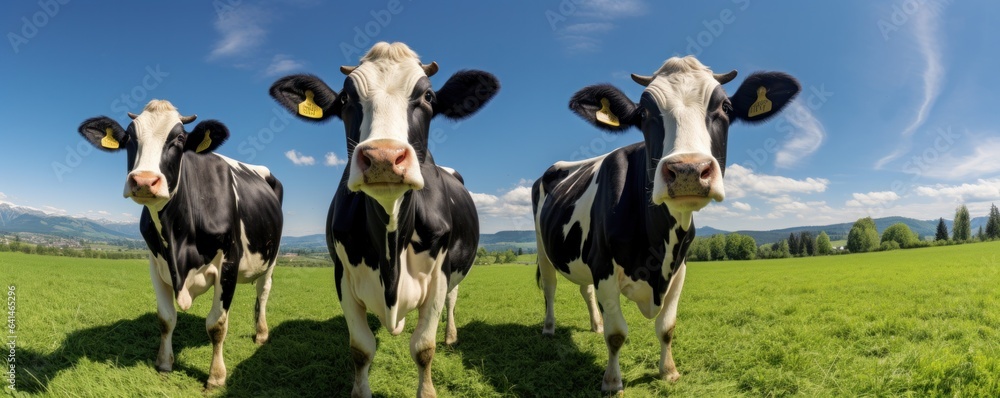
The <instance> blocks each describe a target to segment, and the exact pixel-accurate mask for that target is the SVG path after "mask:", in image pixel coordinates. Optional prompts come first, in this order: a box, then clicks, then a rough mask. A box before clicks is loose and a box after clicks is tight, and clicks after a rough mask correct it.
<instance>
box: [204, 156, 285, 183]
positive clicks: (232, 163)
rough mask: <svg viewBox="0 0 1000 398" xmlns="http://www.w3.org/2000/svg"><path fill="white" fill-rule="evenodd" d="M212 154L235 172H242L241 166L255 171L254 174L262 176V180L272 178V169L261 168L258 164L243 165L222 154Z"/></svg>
mask: <svg viewBox="0 0 1000 398" xmlns="http://www.w3.org/2000/svg"><path fill="white" fill-rule="evenodd" d="M212 154H213V155H215V156H218V157H219V158H221V159H222V160H224V161H226V163H228V164H229V167H230V168H232V169H233V170H241V168H240V166H243V167H246V168H248V169H250V171H253V172H254V173H256V174H257V175H258V176H260V178H261V179H266V178H267V177H270V176H271V169H268V168H267V167H265V166H260V165H256V164H249V163H243V162H240V161H237V160H233V159H231V158H228V157H226V156H223V155H220V154H218V153H215V152H212Z"/></svg>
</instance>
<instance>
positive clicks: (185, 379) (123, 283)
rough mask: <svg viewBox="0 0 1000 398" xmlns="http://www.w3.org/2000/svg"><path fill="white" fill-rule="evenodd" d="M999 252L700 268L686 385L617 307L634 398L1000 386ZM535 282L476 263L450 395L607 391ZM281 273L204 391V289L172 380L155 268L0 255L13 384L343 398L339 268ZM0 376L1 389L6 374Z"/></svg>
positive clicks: (384, 338) (682, 353)
mask: <svg viewBox="0 0 1000 398" xmlns="http://www.w3.org/2000/svg"><path fill="white" fill-rule="evenodd" d="M998 253H1000V242H993V243H982V244H970V245H961V246H948V247H936V248H926V249H914V250H901V251H892V252H882V253H873V254H857V255H846V256H830V257H811V258H796V259H782V260H764V261H741V262H711V263H692V264H690V265H689V270H688V275H687V280H686V282H685V290H684V292H683V295H682V297H681V304H680V311H679V320H678V325H677V329H676V333H675V339H676V340H675V343H674V357H675V359H676V361H677V365H678V369H679V370H680V372H681V380H680V381H679V382H678V383H676V384H668V383H665V382H662V381H659V380H657V378H656V374H657V367H656V366H657V365H656V362H657V360H658V358H659V345H658V343H657V342H656V338H655V337H654V336H653V325H652V321H650V320H646V319H644V318H643V317H642V316H641V315H640V313H639V311H638V310H637V309H636V308H635V306H634V305H633V304H631V303H627V304H624V303H623V307H624V309H625V311H626V318H627V319H628V322H629V326H630V335H629V338H628V340H627V342H626V344H625V346H624V347H623V351H622V359H621V365H622V373H623V376H624V381H625V389H626V391H625V393H626V395H627V396H640V397H641V396H663V395H670V396H692V397H705V396H726V397H728V396H786V395H800V396H1000V255H998ZM534 274H535V268H534V266H525V265H498V266H483V267H476V268H474V269H473V271H472V273H471V274H470V276H469V277H468V278H467V279H466V281H465V282H463V284H462V286H461V290H460V299H459V305H458V311H457V312H458V315H457V316H458V332H459V343H458V344H457V345H456V346H455V347H445V346H444V345H443V343H439V345H438V347H439V348H438V352H437V355H436V356H435V358H434V362H433V375H434V381H435V385H436V387H437V391H438V393H439V394H440V395H441V396H450V397H493V396H598V395H599V394H600V392H599V390H600V380H601V375H602V372H603V367H604V365H605V361H606V358H607V352H606V349H605V346H604V342H603V338H602V336H600V335H597V334H594V333H591V332H590V331H589V323H588V321H587V315H586V310H585V307H584V305H583V302H582V300H581V299H580V296H579V293H578V289H577V287H576V286H575V285H573V284H571V283H569V282H567V281H566V280H565V279H563V278H561V277H560V284H559V289H558V293H557V300H556V306H557V307H556V335H555V336H554V337H550V338H544V337H543V336H542V335H541V321H542V317H543V312H544V308H543V307H544V305H543V301H542V294H541V291H540V290H539V289H538V288H537V287H536V286H535V281H534ZM274 280H275V282H274V289H273V290H272V293H271V299H270V303H269V308H268V319H269V323H270V326H271V340H270V341H269V342H268V343H267V344H266V345H264V346H261V347H258V346H256V345H255V344H254V343H253V341H252V339H251V336H252V333H253V323H252V312H253V311H252V309H253V307H252V305H253V304H252V303H253V290H254V289H252V288H251V287H250V286H247V285H241V286H240V287H239V289H238V290H237V293H236V298H235V299H234V302H233V308H232V312H231V316H230V328H229V337H228V339H227V340H226V346H225V356H226V363H227V367H228V369H229V379H228V386H227V387H225V388H222V389H219V390H215V391H211V392H208V393H203V391H202V384H203V383H204V381H205V380H206V379H207V377H208V376H207V372H208V367H209V359H210V353H211V346H210V344H209V342H208V337H207V335H206V332H205V328H204V315H205V314H206V313H207V311H208V306H209V304H210V300H209V298H208V297H201V298H199V299H198V300H196V301H195V305H194V307H193V308H192V309H191V310H190V311H188V312H187V313H180V314H179V323H178V327H177V330H176V332H175V337H174V350H175V356H176V362H175V365H174V371H173V372H172V373H170V374H160V373H158V372H156V370H154V368H153V359H154V356H155V353H156V349H157V346H158V344H159V331H158V328H157V321H156V315H155V299H154V297H153V293H152V289H151V286H150V282H149V273H148V269H147V263H146V262H145V261H137V260H91V259H73V258H64V257H46V256H29V255H23V254H19V253H0V283H2V284H3V286H2V287H4V288H7V286H10V285H13V286H15V287H16V292H17V295H16V297H17V299H16V322H17V336H16V337H17V338H16V343H17V348H16V362H15V364H16V369H17V379H16V381H17V388H18V392H17V393H16V394H15V395H16V396H34V395H46V396H71V397H74V396H88V397H89V396H93V397H113V396H202V395H205V396H210V397H227V396H235V397H245V396H267V397H279V396H290V397H298V396H338V397H339V396H346V395H348V394H349V391H350V386H351V379H352V366H353V365H352V363H351V360H350V359H349V358H350V356H349V354H348V347H347V327H346V324H345V322H344V318H343V316H342V315H341V312H340V308H339V305H338V304H337V303H336V293H335V291H334V289H333V270H332V269H331V268H291V267H280V268H278V270H277V271H276V272H275V275H274ZM2 318H3V317H0V320H2ZM369 323H370V326H372V327H373V328H378V331H377V333H376V338H377V339H378V347H379V348H378V353H377V354H376V356H375V360H374V363H373V365H372V371H371V383H372V390H373V392H374V394H375V395H376V396H384V397H403V396H412V395H413V394H414V392H415V390H416V384H417V375H416V367H415V365H414V364H413V361H412V360H411V359H410V355H409V347H408V341H409V337H410V333H411V332H412V330H413V327H414V325H415V314H411V316H410V317H409V318H408V320H407V327H406V331H404V333H403V334H402V335H400V336H396V337H392V336H390V335H389V334H388V333H387V332H386V331H385V330H384V329H383V328H380V327H379V326H378V321H377V320H375V319H374V318H371V317H369ZM443 328H444V325H443V323H442V325H441V328H440V329H439V337H438V341H443ZM3 334H4V335H5V334H6V330H4V333H3ZM4 337H5V338H6V335H5V336H4ZM5 342H6V340H5ZM6 356H7V355H6V354H4V356H3V357H4V358H6ZM0 362H3V361H2V360H0ZM5 369H6V368H5ZM2 387H4V388H5V391H7V392H9V390H6V387H7V383H6V381H5V382H4V385H3V386H2Z"/></svg>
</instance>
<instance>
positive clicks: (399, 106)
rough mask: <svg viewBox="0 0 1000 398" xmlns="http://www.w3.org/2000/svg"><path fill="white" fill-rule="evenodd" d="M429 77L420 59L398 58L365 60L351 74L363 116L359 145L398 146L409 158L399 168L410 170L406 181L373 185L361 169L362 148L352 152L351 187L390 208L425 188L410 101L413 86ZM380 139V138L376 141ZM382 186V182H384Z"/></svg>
mask: <svg viewBox="0 0 1000 398" xmlns="http://www.w3.org/2000/svg"><path fill="white" fill-rule="evenodd" d="M425 76H427V75H426V74H425V73H424V70H423V69H422V68H421V67H420V61H419V59H417V58H415V57H414V58H405V59H403V60H399V61H394V60H390V59H376V60H369V61H365V62H362V63H361V65H359V66H358V67H357V68H356V69H355V70H354V72H352V73H351V74H350V76H348V78H350V79H351V80H352V81H353V82H354V87H355V88H356V89H357V94H358V98H357V101H359V102H360V104H361V107H362V110H363V117H362V120H361V126H360V130H361V131H360V135H359V139H358V145H357V148H362V147H367V146H369V145H373V146H378V145H388V144H390V143H391V145H394V146H395V147H397V148H400V149H402V150H403V151H404V152H405V154H406V155H405V156H406V160H405V161H404V162H403V163H402V164H400V165H399V167H401V168H404V169H405V170H406V172H405V174H404V176H403V184H401V185H399V186H398V187H385V186H370V185H368V184H366V183H365V176H364V171H363V170H362V169H361V164H362V162H361V161H360V160H359V158H360V157H361V156H364V155H363V154H362V153H361V152H362V151H359V150H355V151H354V153H353V154H352V156H353V159H352V161H351V169H350V174H349V175H348V180H347V187H348V189H350V190H352V191H362V192H364V193H365V194H367V195H368V196H371V197H373V198H375V199H376V200H378V201H379V203H382V204H383V207H386V211H389V210H390V209H389V208H388V207H387V205H388V204H390V203H392V202H394V201H395V199H396V198H397V197H398V196H402V195H403V194H404V193H405V192H406V191H408V190H409V189H421V188H423V185H424V179H423V175H421V174H420V166H419V163H418V162H417V156H416V152H415V151H414V149H413V146H412V145H410V144H409V130H410V123H409V104H410V96H411V94H412V93H413V89H414V87H415V86H416V84H417V82H418V81H419V80H420V78H421V77H425ZM376 140H378V141H376ZM380 185H381V184H380Z"/></svg>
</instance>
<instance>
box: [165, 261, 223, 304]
mask: <svg viewBox="0 0 1000 398" xmlns="http://www.w3.org/2000/svg"><path fill="white" fill-rule="evenodd" d="M224 261H225V257H224V256H223V253H222V250H219V251H218V252H217V253H216V254H215V258H213V259H212V261H209V262H208V264H204V265H202V266H201V267H199V268H198V269H196V270H192V271H191V272H189V273H188V275H187V277H186V278H184V281H183V285H181V288H180V290H179V291H178V292H177V306H178V307H180V309H181V311H187V310H188V309H190V308H191V303H192V302H193V301H194V299H195V298H196V297H198V296H200V295H202V294H203V293H205V292H206V291H208V289H209V288H211V287H215V288H216V289H222V287H220V286H219V283H220V282H221V278H220V277H219V276H220V271H221V270H222V263H223V262H224Z"/></svg>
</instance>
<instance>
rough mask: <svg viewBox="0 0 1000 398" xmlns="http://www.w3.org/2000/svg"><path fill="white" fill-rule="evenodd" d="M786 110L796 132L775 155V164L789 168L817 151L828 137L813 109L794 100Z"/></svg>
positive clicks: (786, 116)
mask: <svg viewBox="0 0 1000 398" xmlns="http://www.w3.org/2000/svg"><path fill="white" fill-rule="evenodd" d="M785 112H786V114H785V118H786V120H788V122H789V124H791V125H792V127H794V128H795V132H794V133H793V134H791V135H792V137H791V139H789V140H787V141H785V143H784V145H782V147H781V149H779V150H778V153H776V154H775V155H774V164H775V165H776V166H778V167H784V168H788V167H792V166H794V165H795V164H797V163H798V162H799V161H800V160H802V159H804V158H806V157H807V156H809V155H811V154H812V153H813V152H816V150H817V149H819V147H820V145H822V144H823V140H824V139H826V130H825V129H824V128H823V123H820V121H819V120H818V119H816V116H815V115H813V113H812V111H810V110H809V108H808V107H806V106H804V105H802V103H801V102H799V101H792V102H791V103H790V104H789V105H788V109H786V110H785Z"/></svg>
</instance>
